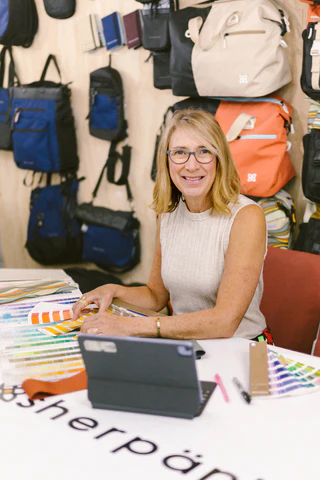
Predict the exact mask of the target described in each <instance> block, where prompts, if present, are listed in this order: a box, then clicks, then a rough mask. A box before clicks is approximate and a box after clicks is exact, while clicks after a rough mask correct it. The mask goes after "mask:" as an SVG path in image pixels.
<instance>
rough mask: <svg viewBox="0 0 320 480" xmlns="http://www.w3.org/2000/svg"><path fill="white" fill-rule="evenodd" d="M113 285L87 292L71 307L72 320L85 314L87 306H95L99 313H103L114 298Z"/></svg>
mask: <svg viewBox="0 0 320 480" xmlns="http://www.w3.org/2000/svg"><path fill="white" fill-rule="evenodd" d="M112 287H113V285H103V286H101V287H98V288H95V289H94V290H91V292H87V293H85V294H84V295H82V297H81V298H80V299H79V300H78V301H77V302H76V303H75V304H74V305H73V307H72V310H73V318H74V319H77V318H79V317H81V315H82V314H83V313H85V312H83V310H86V309H87V307H88V305H91V304H92V303H94V304H96V305H97V307H98V308H99V312H105V311H106V310H107V308H108V307H109V305H110V303H111V302H112V299H113V298H114V292H113V288H112Z"/></svg>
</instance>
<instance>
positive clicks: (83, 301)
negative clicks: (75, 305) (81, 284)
mask: <svg viewBox="0 0 320 480" xmlns="http://www.w3.org/2000/svg"><path fill="white" fill-rule="evenodd" d="M78 302H79V303H80V302H81V303H83V305H84V306H85V307H86V306H87V305H89V303H88V302H87V301H86V300H84V299H83V297H82V298H80V300H78Z"/></svg>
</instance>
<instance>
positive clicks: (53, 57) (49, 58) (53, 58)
mask: <svg viewBox="0 0 320 480" xmlns="http://www.w3.org/2000/svg"><path fill="white" fill-rule="evenodd" d="M51 60H52V61H53V63H54V65H55V67H56V69H57V72H58V74H59V77H60V81H61V83H62V78H61V72H60V68H59V65H58V62H57V59H56V57H55V55H52V54H50V55H49V56H48V58H47V61H46V64H45V66H44V69H43V71H42V74H41V77H40V82H43V81H44V79H45V76H46V74H47V71H48V68H49V65H50V62H51Z"/></svg>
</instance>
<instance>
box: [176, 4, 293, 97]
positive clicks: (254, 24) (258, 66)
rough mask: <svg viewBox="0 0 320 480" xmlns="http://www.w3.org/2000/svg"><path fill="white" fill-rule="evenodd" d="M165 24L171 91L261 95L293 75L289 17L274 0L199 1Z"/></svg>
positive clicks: (185, 93)
mask: <svg viewBox="0 0 320 480" xmlns="http://www.w3.org/2000/svg"><path fill="white" fill-rule="evenodd" d="M169 26H170V40H171V61H170V62H171V63H170V71H171V78H172V90H173V94H174V95H178V96H188V95H189V96H197V95H199V96H214V97H216V96H221V97H231V96H232V97H260V96H264V95H267V94H269V93H271V92H274V91H275V90H278V89H279V88H280V87H282V86H283V85H286V84H287V83H289V82H290V80H291V73H290V67H289V62H288V59H287V55H286V52H285V48H286V46H287V45H286V44H285V42H284V40H283V36H284V35H285V33H286V32H287V31H289V22H288V20H287V18H286V16H285V13H284V11H283V10H282V9H281V8H279V7H278V6H277V5H276V3H275V2H274V1H273V0H272V1H271V0H251V1H245V2H243V1H241V0H219V1H216V2H213V3H211V4H210V3H208V2H206V3H204V4H197V5H194V6H193V7H188V8H183V9H182V10H179V11H177V12H173V13H172V14H171V15H170V20H169ZM226 78H227V79H228V81H226Z"/></svg>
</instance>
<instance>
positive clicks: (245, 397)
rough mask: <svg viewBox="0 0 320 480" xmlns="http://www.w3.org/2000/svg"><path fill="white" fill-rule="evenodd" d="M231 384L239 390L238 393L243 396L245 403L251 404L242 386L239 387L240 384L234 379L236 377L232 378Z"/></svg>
mask: <svg viewBox="0 0 320 480" xmlns="http://www.w3.org/2000/svg"><path fill="white" fill-rule="evenodd" d="M232 380H233V382H234V383H235V384H236V385H237V387H238V388H239V390H240V393H241V395H242V396H243V398H244V399H245V401H246V402H247V403H250V402H251V396H250V395H249V393H248V392H246V391H245V389H244V388H243V386H242V385H241V383H240V382H239V380H238V379H237V378H236V377H233V379H232Z"/></svg>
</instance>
